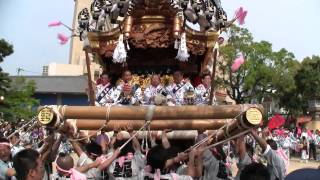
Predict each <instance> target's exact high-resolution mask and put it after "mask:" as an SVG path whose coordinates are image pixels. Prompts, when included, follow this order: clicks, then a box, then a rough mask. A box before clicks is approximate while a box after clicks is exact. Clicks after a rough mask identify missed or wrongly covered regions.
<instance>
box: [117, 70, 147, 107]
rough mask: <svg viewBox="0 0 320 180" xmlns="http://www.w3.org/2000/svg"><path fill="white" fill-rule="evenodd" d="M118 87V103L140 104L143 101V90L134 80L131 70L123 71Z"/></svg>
mask: <svg viewBox="0 0 320 180" xmlns="http://www.w3.org/2000/svg"><path fill="white" fill-rule="evenodd" d="M117 89H118V90H119V91H120V96H119V98H118V104H122V105H139V104H141V102H142V91H141V88H140V85H139V84H135V83H134V82H133V81H132V74H131V71H129V70H126V71H124V72H123V73H122V79H121V82H120V84H119V85H118V87H117Z"/></svg>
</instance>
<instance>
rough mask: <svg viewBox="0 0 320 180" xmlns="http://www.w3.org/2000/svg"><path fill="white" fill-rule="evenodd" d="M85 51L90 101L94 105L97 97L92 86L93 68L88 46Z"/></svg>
mask: <svg viewBox="0 0 320 180" xmlns="http://www.w3.org/2000/svg"><path fill="white" fill-rule="evenodd" d="M84 52H85V54H86V65H87V76H88V88H89V101H90V106H94V101H95V97H94V91H93V86H92V77H91V68H90V64H91V63H90V58H89V52H88V48H85V49H84Z"/></svg>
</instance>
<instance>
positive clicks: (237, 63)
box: [231, 55, 244, 72]
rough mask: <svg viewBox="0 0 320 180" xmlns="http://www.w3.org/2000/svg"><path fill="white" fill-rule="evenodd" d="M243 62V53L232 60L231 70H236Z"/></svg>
mask: <svg viewBox="0 0 320 180" xmlns="http://www.w3.org/2000/svg"><path fill="white" fill-rule="evenodd" d="M243 63H244V58H243V55H240V56H239V57H238V58H237V59H235V60H234V61H233V64H232V66H231V70H232V72H236V71H237V70H238V69H239V68H240V66H241V65H242V64H243Z"/></svg>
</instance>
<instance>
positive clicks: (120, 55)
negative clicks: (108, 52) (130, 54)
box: [112, 34, 127, 63]
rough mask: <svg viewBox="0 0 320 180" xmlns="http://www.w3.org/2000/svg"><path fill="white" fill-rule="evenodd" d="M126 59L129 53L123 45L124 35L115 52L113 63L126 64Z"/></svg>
mask: <svg viewBox="0 0 320 180" xmlns="http://www.w3.org/2000/svg"><path fill="white" fill-rule="evenodd" d="M126 58H127V52H126V49H125V47H124V43H123V34H120V36H119V39H118V44H117V47H116V48H115V49H114V52H113V60H112V61H113V62H114V63H124V62H126Z"/></svg>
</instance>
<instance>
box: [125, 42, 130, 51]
mask: <svg viewBox="0 0 320 180" xmlns="http://www.w3.org/2000/svg"><path fill="white" fill-rule="evenodd" d="M126 42H127V44H126V45H127V50H130V46H129V41H128V40H126Z"/></svg>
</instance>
